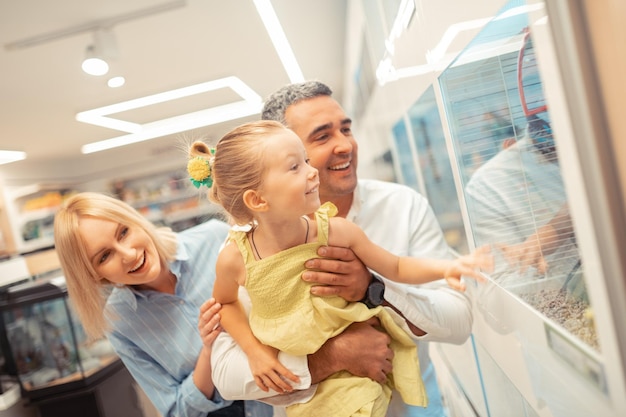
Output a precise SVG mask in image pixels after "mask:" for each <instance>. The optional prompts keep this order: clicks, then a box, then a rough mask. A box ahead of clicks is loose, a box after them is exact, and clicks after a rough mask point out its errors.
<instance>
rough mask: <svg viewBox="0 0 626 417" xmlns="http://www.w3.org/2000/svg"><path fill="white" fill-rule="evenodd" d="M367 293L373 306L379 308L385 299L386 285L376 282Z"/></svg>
mask: <svg viewBox="0 0 626 417" xmlns="http://www.w3.org/2000/svg"><path fill="white" fill-rule="evenodd" d="M367 292H368V294H367V295H368V301H369V303H370V304H372V305H373V306H379V305H381V304H382V303H383V301H384V299H385V284H383V283H382V282H380V281H374V282H372V283H371V284H370V286H369V288H368V290H367Z"/></svg>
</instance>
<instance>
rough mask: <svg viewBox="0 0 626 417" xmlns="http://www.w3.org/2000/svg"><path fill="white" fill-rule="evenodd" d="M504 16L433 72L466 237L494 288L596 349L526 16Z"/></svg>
mask: <svg viewBox="0 0 626 417" xmlns="http://www.w3.org/2000/svg"><path fill="white" fill-rule="evenodd" d="M519 3H520V2H519V1H515V2H510V3H509V4H508V5H507V7H505V9H504V10H503V11H505V10H507V9H511V8H512V7H513V6H516V7H517V6H519ZM507 15H508V16H509V17H503V16H507ZM507 15H503V14H500V17H499V18H497V19H495V20H494V21H493V22H492V23H490V24H488V25H487V26H486V27H485V28H484V29H483V31H482V32H481V33H480V34H479V35H478V36H477V38H476V39H475V40H474V41H472V43H471V44H470V45H469V46H468V48H467V49H466V50H465V51H464V52H463V53H462V54H461V55H460V56H459V57H458V58H457V60H456V61H455V62H454V63H453V64H452V65H451V66H450V67H449V68H448V69H446V70H445V71H444V72H443V74H442V75H441V77H440V85H441V89H442V97H443V101H444V105H445V108H446V116H447V117H448V119H449V125H450V131H451V136H452V143H453V146H454V148H455V150H456V154H457V155H458V156H457V163H458V165H459V167H460V177H461V182H462V186H463V188H464V194H465V202H466V204H467V211H468V216H469V219H470V223H471V230H472V234H473V238H474V243H475V245H476V246H481V245H484V244H491V245H493V247H494V248H495V253H496V261H497V264H496V270H495V271H494V273H493V274H492V278H493V279H494V280H495V281H496V282H497V283H498V284H499V285H501V286H503V287H504V288H507V289H508V290H510V291H511V292H513V293H514V294H516V295H518V296H519V297H520V298H521V299H522V300H524V301H525V302H526V303H528V304H530V305H531V306H532V307H533V308H535V309H536V310H538V311H539V312H540V313H542V314H543V315H544V316H546V317H547V318H548V319H550V320H553V321H555V322H557V323H558V324H559V325H561V326H563V327H564V328H565V329H566V330H567V331H569V332H570V333H572V334H574V335H575V336H577V337H578V338H579V339H580V340H582V341H584V342H585V343H586V344H588V345H590V346H591V347H593V348H595V349H598V350H599V346H598V343H597V337H596V334H595V326H594V323H593V312H592V310H591V307H590V305H589V300H588V297H587V292H586V288H585V283H584V279H583V272H584V269H583V268H582V265H581V258H580V255H579V252H578V247H577V245H576V236H575V232H574V228H573V224H572V221H571V218H570V215H569V209H568V202H567V194H566V190H565V186H564V183H563V179H562V175H561V169H560V165H559V160H558V150H557V148H556V145H555V142H554V135H553V132H552V127H551V121H550V114H549V105H548V103H547V102H546V101H545V96H544V94H543V87H542V80H541V76H540V72H539V68H538V67H537V57H536V55H535V53H534V49H533V43H532V33H529V30H528V17H527V15H526V14H524V13H522V14H520V13H517V14H515V13H508V14H507ZM492 25H493V26H492ZM503 28H506V30H504V29H503Z"/></svg>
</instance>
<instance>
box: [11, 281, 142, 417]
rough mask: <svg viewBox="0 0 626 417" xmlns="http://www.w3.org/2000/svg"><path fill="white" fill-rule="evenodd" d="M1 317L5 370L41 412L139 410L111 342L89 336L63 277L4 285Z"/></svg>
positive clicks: (49, 416)
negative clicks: (16, 379)
mask: <svg viewBox="0 0 626 417" xmlns="http://www.w3.org/2000/svg"><path fill="white" fill-rule="evenodd" d="M0 316H1V321H0V323H1V326H2V329H1V330H2V331H1V332H0V338H1V344H2V350H3V353H4V356H5V370H6V372H8V373H9V374H12V375H15V376H16V377H17V378H18V380H19V382H20V385H21V391H22V396H23V397H24V398H26V399H27V400H28V401H29V402H31V403H32V404H33V405H36V406H37V407H38V409H39V413H40V416H41V417H54V416H64V417H71V416H85V415H89V416H119V415H124V416H141V415H142V413H141V410H140V408H139V405H138V401H137V398H136V394H135V391H134V387H133V385H132V378H131V376H130V374H129V373H128V371H127V370H126V368H125V367H124V366H123V364H122V362H121V361H120V360H119V358H118V357H117V355H116V354H115V352H114V351H113V349H112V348H111V346H110V344H109V342H108V341H107V340H106V339H101V340H97V341H95V342H90V341H88V339H87V337H86V335H85V333H84V331H83V328H82V326H81V325H80V322H79V321H78V320H77V319H76V317H75V315H74V313H73V312H72V309H71V305H70V303H69V300H68V296H67V290H66V287H65V279H64V277H62V276H57V277H53V278H49V279H45V280H37V281H31V282H27V283H25V284H20V285H15V286H11V287H8V288H6V289H4V290H3V291H2V293H1V294H0ZM111 399H114V401H111Z"/></svg>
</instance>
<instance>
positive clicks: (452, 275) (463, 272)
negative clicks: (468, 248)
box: [444, 245, 494, 291]
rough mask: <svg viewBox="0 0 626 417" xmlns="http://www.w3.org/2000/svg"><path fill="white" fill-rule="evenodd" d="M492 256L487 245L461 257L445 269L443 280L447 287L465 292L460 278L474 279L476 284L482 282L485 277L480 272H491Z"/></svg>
mask: <svg viewBox="0 0 626 417" xmlns="http://www.w3.org/2000/svg"><path fill="white" fill-rule="evenodd" d="M493 265H494V260H493V255H492V254H491V248H490V247H489V246H488V245H485V246H481V247H479V248H478V249H476V250H475V251H474V252H472V253H471V254H469V255H465V256H461V257H459V258H457V259H455V260H454V261H452V263H451V265H450V266H449V267H448V269H446V272H445V274H444V278H445V280H446V282H447V283H448V285H449V286H450V287H452V288H454V289H455V290H457V291H465V284H464V283H463V282H462V281H461V277H462V276H468V277H471V278H474V279H475V280H476V281H478V282H484V281H485V277H484V276H483V275H482V274H481V273H480V270H481V269H482V270H484V271H486V272H490V271H493Z"/></svg>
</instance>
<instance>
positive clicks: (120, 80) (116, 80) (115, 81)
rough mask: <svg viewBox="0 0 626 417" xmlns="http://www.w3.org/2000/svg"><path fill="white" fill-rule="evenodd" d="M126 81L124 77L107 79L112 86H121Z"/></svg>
mask: <svg viewBox="0 0 626 417" xmlns="http://www.w3.org/2000/svg"><path fill="white" fill-rule="evenodd" d="M125 83H126V79H125V78H124V77H120V76H118V77H113V78H111V79H109V81H107V85H108V86H109V87H111V88H117V87H121V86H123V85H124V84H125Z"/></svg>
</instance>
